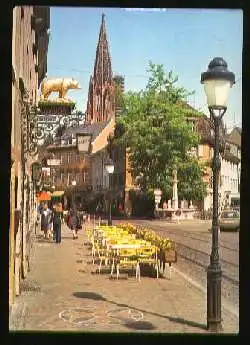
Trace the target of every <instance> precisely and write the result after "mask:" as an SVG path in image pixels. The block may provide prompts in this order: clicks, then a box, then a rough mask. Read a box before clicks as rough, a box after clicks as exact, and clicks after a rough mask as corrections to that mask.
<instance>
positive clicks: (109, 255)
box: [87, 226, 159, 281]
mask: <svg viewBox="0 0 250 345" xmlns="http://www.w3.org/2000/svg"><path fill="white" fill-rule="evenodd" d="M87 235H88V239H89V243H90V244H91V247H92V262H93V264H94V263H95V260H96V259H98V260H99V267H98V271H99V273H100V272H101V268H102V266H106V267H111V271H110V274H111V276H112V275H113V272H114V269H115V268H116V277H117V279H119V275H120V268H130V269H135V272H136V278H137V279H138V280H139V281H140V267H141V265H142V264H150V265H153V266H154V267H155V268H156V275H157V278H158V276H159V266H158V257H157V253H158V248H157V247H156V246H155V245H154V244H152V243H151V242H150V241H146V240H142V239H136V238H135V235H133V234H130V233H129V232H128V231H126V230H123V229H121V228H119V226H95V227H94V229H87Z"/></svg>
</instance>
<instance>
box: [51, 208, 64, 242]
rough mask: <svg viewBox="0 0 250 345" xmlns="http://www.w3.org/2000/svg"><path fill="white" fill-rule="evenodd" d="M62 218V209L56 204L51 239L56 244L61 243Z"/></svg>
mask: <svg viewBox="0 0 250 345" xmlns="http://www.w3.org/2000/svg"><path fill="white" fill-rule="evenodd" d="M62 217H63V213H62V207H61V205H60V204H59V203H56V204H55V207H54V209H53V239H54V240H55V242H56V243H61V226H62Z"/></svg>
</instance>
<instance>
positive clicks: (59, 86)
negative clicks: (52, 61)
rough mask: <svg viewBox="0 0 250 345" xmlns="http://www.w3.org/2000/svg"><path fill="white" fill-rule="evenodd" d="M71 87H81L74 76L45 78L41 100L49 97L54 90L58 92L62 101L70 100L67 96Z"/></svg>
mask: <svg viewBox="0 0 250 345" xmlns="http://www.w3.org/2000/svg"><path fill="white" fill-rule="evenodd" d="M70 89H81V86H80V84H79V82H78V81H77V80H75V79H74V78H55V79H44V80H43V81H42V84H41V100H45V99H48V97H49V96H50V94H51V93H52V92H58V93H59V97H58V98H57V99H58V100H60V101H66V102H67V101H69V98H67V97H66V94H67V92H68V91H69V90H70Z"/></svg>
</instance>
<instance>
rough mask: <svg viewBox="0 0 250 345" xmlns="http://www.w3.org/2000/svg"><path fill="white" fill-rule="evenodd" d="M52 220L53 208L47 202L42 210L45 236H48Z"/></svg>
mask: <svg viewBox="0 0 250 345" xmlns="http://www.w3.org/2000/svg"><path fill="white" fill-rule="evenodd" d="M50 222H51V210H50V209H49V208H48V205H47V204H44V206H43V210H42V211H41V231H43V233H44V238H47V233H48V230H49V224H50Z"/></svg>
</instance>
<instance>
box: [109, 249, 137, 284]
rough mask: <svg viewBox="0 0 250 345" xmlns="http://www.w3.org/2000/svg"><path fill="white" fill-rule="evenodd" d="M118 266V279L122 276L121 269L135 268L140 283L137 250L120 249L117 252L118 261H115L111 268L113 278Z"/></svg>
mask: <svg viewBox="0 0 250 345" xmlns="http://www.w3.org/2000/svg"><path fill="white" fill-rule="evenodd" d="M115 264H116V278H117V279H119V275H120V267H125V268H132V269H133V268H135V271H136V274H135V276H136V278H138V279H139V281H140V265H139V262H138V255H137V251H136V249H132V248H131V249H125V248H122V249H119V250H117V252H116V259H113V263H112V268H111V276H112V274H113V270H114V267H115Z"/></svg>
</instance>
